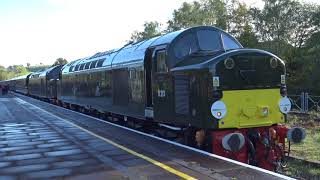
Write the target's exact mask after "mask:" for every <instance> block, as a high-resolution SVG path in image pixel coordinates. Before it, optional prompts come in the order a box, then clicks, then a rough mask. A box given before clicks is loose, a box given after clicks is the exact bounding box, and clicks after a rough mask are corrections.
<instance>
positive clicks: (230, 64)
mask: <svg viewBox="0 0 320 180" xmlns="http://www.w3.org/2000/svg"><path fill="white" fill-rule="evenodd" d="M224 66H225V67H226V68H227V69H229V70H230V69H233V68H234V66H235V62H234V60H233V59H232V58H227V59H226V60H224Z"/></svg>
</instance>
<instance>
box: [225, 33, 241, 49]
mask: <svg viewBox="0 0 320 180" xmlns="http://www.w3.org/2000/svg"><path fill="white" fill-rule="evenodd" d="M222 39H223V44H224V48H225V50H228V49H238V48H240V46H239V45H238V44H237V43H236V42H235V41H234V40H232V39H231V38H230V37H228V36H226V35H225V34H222Z"/></svg>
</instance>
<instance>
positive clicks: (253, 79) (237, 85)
mask: <svg viewBox="0 0 320 180" xmlns="http://www.w3.org/2000/svg"><path fill="white" fill-rule="evenodd" d="M283 75H285V67H284V64H283V63H282V61H280V60H278V59H276V58H275V57H271V56H269V55H267V54H261V53H254V54H253V53H247V54H241V55H235V56H232V57H230V58H227V59H225V60H224V61H221V62H219V63H218V64H217V66H216V75H215V76H219V79H220V87H221V88H222V89H224V90H235V89H264V88H279V87H280V86H281V76H283Z"/></svg>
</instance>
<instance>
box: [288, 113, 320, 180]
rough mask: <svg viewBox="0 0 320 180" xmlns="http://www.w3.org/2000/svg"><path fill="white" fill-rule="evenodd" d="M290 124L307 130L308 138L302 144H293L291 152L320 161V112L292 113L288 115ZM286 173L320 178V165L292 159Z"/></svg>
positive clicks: (300, 177)
mask: <svg viewBox="0 0 320 180" xmlns="http://www.w3.org/2000/svg"><path fill="white" fill-rule="evenodd" d="M288 125H289V126H291V127H294V126H298V127H302V128H304V129H305V130H306V139H305V140H304V141H303V142H302V143H300V144H291V152H290V154H291V155H293V156H298V157H300V158H302V159H306V160H309V161H320V113H319V112H313V113H310V114H301V113H291V114H290V115H288ZM284 173H285V174H286V175H288V176H292V177H297V178H299V179H320V165H315V164H310V163H306V162H304V161H302V160H294V159H291V160H288V166H287V167H286V168H285V169H284Z"/></svg>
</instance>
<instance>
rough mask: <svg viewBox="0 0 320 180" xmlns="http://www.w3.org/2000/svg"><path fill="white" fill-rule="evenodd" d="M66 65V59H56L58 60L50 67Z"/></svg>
mask: <svg viewBox="0 0 320 180" xmlns="http://www.w3.org/2000/svg"><path fill="white" fill-rule="evenodd" d="M67 63H68V61H67V60H66V59H64V58H58V59H57V60H56V61H55V62H54V63H53V65H52V66H57V65H65V64H67Z"/></svg>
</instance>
